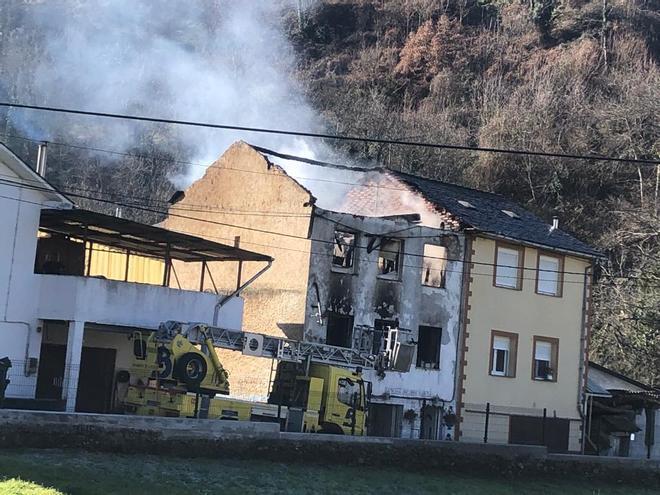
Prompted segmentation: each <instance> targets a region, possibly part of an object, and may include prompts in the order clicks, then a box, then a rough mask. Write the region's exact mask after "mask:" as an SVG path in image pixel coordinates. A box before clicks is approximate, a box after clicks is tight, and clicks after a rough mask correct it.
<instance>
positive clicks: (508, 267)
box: [496, 247, 520, 287]
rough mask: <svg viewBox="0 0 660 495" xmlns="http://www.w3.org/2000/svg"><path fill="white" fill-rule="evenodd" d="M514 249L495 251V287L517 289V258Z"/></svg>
mask: <svg viewBox="0 0 660 495" xmlns="http://www.w3.org/2000/svg"><path fill="white" fill-rule="evenodd" d="M519 255H520V253H519V252H518V251H516V250H515V249H508V248H503V247H500V248H498V249H497V277H496V282H497V285H504V286H506V287H518V256H519Z"/></svg>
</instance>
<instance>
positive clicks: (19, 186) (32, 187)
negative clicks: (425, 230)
mask: <svg viewBox="0 0 660 495" xmlns="http://www.w3.org/2000/svg"><path fill="white" fill-rule="evenodd" d="M0 184H5V185H8V186H13V187H17V188H19V189H20V188H24V189H29V190H40V191H47V192H51V191H50V189H46V188H43V187H37V186H30V185H21V184H19V183H8V181H3V180H1V179H0ZM64 192H65V193H67V194H69V193H68V192H66V191H64ZM70 195H72V196H78V197H81V198H85V199H90V200H93V201H100V202H104V203H110V204H115V205H118V206H125V207H127V208H134V209H137V210H142V211H149V212H152V213H159V214H164V215H167V214H168V213H167V212H163V211H158V210H151V209H148V208H145V207H142V206H139V205H130V204H123V203H118V202H114V201H109V200H105V199H102V198H94V197H88V196H82V195H77V194H75V193H71V194H70ZM0 198H4V199H9V200H14V201H19V202H25V203H29V204H34V205H38V206H43V205H41V203H36V202H33V201H29V200H23V199H18V198H12V197H9V196H0ZM170 216H174V217H179V218H184V219H190V220H196V221H199V222H202V223H211V224H219V225H223V226H229V227H233V228H238V229H246V230H257V231H258V232H263V233H267V234H273V235H284V236H286V237H291V238H296V239H300V240H305V241H310V242H319V243H324V244H332V245H333V246H334V244H335V243H334V241H327V240H325V239H314V238H307V237H303V236H296V235H293V234H284V233H280V232H271V231H263V230H261V229H253V228H250V227H246V226H237V225H230V224H225V223H221V222H215V221H212V220H207V219H201V218H196V217H188V216H185V215H177V214H170ZM181 232H183V233H188V234H190V235H198V234H196V233H194V232H187V231H181ZM205 237H210V238H216V239H222V240H225V241H230V242H232V241H233V239H230V238H226V237H220V236H214V235H208V234H205ZM429 237H437V236H429ZM399 239H404V240H405V239H406V237H403V238H399ZM244 242H245V243H246V244H251V245H255V246H262V247H267V248H271V249H279V250H285V251H293V252H300V253H307V252H308V251H307V250H302V249H294V248H289V247H283V246H273V245H271V244H261V243H255V242H250V241H244ZM354 247H355V248H357V249H363V250H366V249H367V248H365V247H363V246H354ZM387 252H388V253H393V251H387ZM309 254H311V255H317V256H326V257H329V258H332V257H333V255H332V254H328V253H318V252H316V253H315V252H313V251H311V250H310V251H309ZM404 256H409V257H416V258H426V259H436V260H441V261H450V262H457V263H465V261H464V260H461V259H454V258H447V257H438V256H424V255H422V254H415V253H405V255H404ZM367 262H370V263H378V261H371V260H368V261H367ZM469 264H471V265H483V266H489V267H498V266H499V267H501V268H515V269H520V270H522V271H525V270H528V271H535V272H537V271H540V272H552V273H558V274H564V275H579V276H581V277H584V275H585V274H584V272H571V271H565V270H544V269H539V268H533V267H519V266H510V265H497V264H495V263H486V262H477V261H470V262H469ZM420 266H421V265H417V264H416V265H410V264H405V263H400V267H409V268H420ZM444 272H445V273H462V270H451V269H448V268H446V267H445V269H444ZM470 273H471V275H477V276H488V277H492V276H493V274H492V273H480V272H474V271H471V272H470ZM604 276H605V277H607V278H609V279H617V280H619V279H621V280H639V278H638V277H631V276H613V275H604ZM504 278H516V279H519V280H531V281H535V280H536V277H525V276H524V275H523V276H520V277H519V276H514V275H512V276H504ZM562 283H574V284H583V283H584V281H583V280H579V281H577V280H573V281H571V280H563V281H562ZM591 283H592V284H594V285H605V284H604V283H603V282H595V281H591ZM647 285H648V284H647ZM653 286H655V285H653Z"/></svg>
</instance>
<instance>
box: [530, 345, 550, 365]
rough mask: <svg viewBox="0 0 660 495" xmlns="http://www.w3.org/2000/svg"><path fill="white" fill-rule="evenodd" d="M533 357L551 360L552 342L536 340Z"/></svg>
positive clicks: (540, 359)
mask: <svg viewBox="0 0 660 495" xmlns="http://www.w3.org/2000/svg"><path fill="white" fill-rule="evenodd" d="M534 359H537V360H539V361H547V362H551V361H552V344H551V343H550V342H542V341H537V342H536V352H535V354H534Z"/></svg>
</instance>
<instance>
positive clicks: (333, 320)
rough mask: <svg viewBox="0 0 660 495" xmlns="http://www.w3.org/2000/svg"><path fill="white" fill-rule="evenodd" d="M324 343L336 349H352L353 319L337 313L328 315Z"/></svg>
mask: <svg viewBox="0 0 660 495" xmlns="http://www.w3.org/2000/svg"><path fill="white" fill-rule="evenodd" d="M325 343H326V344H328V345H334V346H337V347H353V317H352V316H348V315H340V314H337V313H330V314H328V327H327V331H326V337H325Z"/></svg>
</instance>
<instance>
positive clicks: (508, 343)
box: [490, 330, 518, 377]
mask: <svg viewBox="0 0 660 495" xmlns="http://www.w3.org/2000/svg"><path fill="white" fill-rule="evenodd" d="M490 340H491V345H490V347H491V352H490V374H491V375H493V376H508V377H514V376H516V355H517V353H518V335H517V334H515V333H509V332H500V331H498V330H493V331H492V332H491V337H490Z"/></svg>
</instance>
